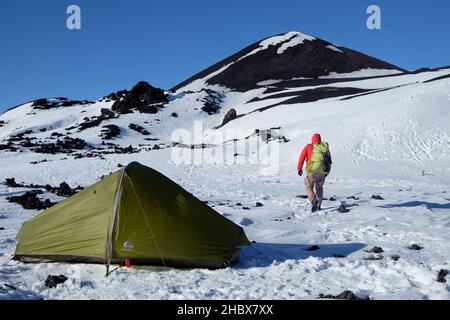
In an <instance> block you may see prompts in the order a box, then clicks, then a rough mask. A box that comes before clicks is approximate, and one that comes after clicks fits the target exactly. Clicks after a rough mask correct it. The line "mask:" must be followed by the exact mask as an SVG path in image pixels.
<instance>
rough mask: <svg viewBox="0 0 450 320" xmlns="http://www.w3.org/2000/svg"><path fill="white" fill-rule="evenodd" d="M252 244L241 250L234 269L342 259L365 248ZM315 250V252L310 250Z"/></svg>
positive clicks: (362, 245) (356, 246) (354, 246)
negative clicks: (276, 263)
mask: <svg viewBox="0 0 450 320" xmlns="http://www.w3.org/2000/svg"><path fill="white" fill-rule="evenodd" d="M316 246H318V247H319V249H316V248H313V245H310V244H292V243H252V244H251V246H248V247H244V248H242V251H241V257H240V259H239V262H238V263H237V265H236V268H241V269H247V268H254V267H267V266H269V265H271V264H272V263H274V262H284V261H287V260H303V259H307V258H309V257H319V258H343V257H346V256H348V255H350V254H351V253H353V252H356V251H359V250H361V249H363V248H364V247H366V245H365V244H363V243H346V244H317V245H316ZM311 249H316V250H311Z"/></svg>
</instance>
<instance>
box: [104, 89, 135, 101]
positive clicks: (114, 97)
mask: <svg viewBox="0 0 450 320" xmlns="http://www.w3.org/2000/svg"><path fill="white" fill-rule="evenodd" d="M127 93H128V90H120V91H117V92H113V93H110V94H109V95H107V96H104V97H103V98H102V99H101V100H103V101H106V102H109V101H117V100H120V99H121V98H124V97H125V96H126V95H127Z"/></svg>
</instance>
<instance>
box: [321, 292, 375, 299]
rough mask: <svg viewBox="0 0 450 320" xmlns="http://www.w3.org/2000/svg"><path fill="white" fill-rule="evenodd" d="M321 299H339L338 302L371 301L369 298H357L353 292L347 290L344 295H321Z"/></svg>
mask: <svg viewBox="0 0 450 320" xmlns="http://www.w3.org/2000/svg"><path fill="white" fill-rule="evenodd" d="M319 298H320V299H338V300H370V298H369V297H368V296H366V297H364V298H359V297H357V296H356V295H355V294H354V293H353V292H351V291H350V290H345V291H343V292H342V293H340V294H338V295H337V296H334V295H331V294H327V295H324V294H320V295H319Z"/></svg>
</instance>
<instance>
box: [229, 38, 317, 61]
mask: <svg viewBox="0 0 450 320" xmlns="http://www.w3.org/2000/svg"><path fill="white" fill-rule="evenodd" d="M315 39H316V38H314V37H311V36H308V35H306V34H303V33H300V32H296V31H291V32H287V33H285V34H283V35H280V36H275V37H270V38H268V39H265V40H263V41H261V42H260V43H259V47H258V48H256V49H254V50H253V51H251V52H249V53H247V54H246V55H244V56H242V57H240V58H239V59H238V61H240V60H243V59H245V58H247V57H249V56H251V55H254V54H255V53H257V52H259V51H262V50H266V49H268V48H269V47H270V46H277V45H280V44H281V46H280V48H278V50H277V53H278V54H282V53H283V52H284V51H286V50H287V49H288V48H290V47H293V46H297V45H300V44H302V43H303V42H304V41H305V40H308V41H313V40H315Z"/></svg>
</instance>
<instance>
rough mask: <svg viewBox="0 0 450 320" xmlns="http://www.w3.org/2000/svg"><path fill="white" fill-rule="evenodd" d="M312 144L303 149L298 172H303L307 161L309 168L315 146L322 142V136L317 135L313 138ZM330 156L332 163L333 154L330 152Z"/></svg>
mask: <svg viewBox="0 0 450 320" xmlns="http://www.w3.org/2000/svg"><path fill="white" fill-rule="evenodd" d="M311 142H312V143H311V144H308V145H307V146H306V147H304V148H303V150H302V153H301V154H300V158H299V159H298V165H297V171H302V168H303V164H304V163H305V160H306V167H307V168H308V167H309V164H310V162H311V158H312V154H313V145H314V144H315V143H319V142H322V138H321V136H320V134H318V133H316V134H314V135H313V136H312V138H311ZM328 155H329V157H330V161H331V153H330V151H329V150H328Z"/></svg>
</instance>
